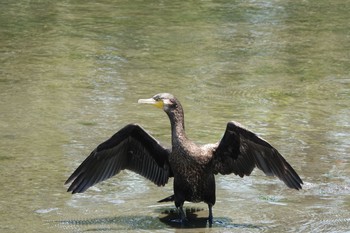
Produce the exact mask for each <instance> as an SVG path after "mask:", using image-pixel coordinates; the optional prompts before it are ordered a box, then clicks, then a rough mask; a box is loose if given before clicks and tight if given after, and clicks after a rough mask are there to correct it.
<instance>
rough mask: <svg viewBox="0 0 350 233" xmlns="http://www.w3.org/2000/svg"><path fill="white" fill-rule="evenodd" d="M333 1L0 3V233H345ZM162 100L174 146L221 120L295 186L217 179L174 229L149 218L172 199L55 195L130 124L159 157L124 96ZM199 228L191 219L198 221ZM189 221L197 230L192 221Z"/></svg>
mask: <svg viewBox="0 0 350 233" xmlns="http://www.w3.org/2000/svg"><path fill="white" fill-rule="evenodd" d="M349 12H350V2H349V1H340V0H335V1H323V0H320V1H316V0H314V1H313V0H310V1H278V0H275V1H228V0H221V1H210V0H204V1H177V0H173V1H151V0H137V1H127V0H124V1H120V0H117V1H109V0H105V1H96V2H95V1H61V0H58V1H23V0H20V1H8V0H7V1H2V2H1V8H0V99H1V102H0V108H1V111H0V139H1V140H0V176H1V183H0V184H1V187H2V188H1V190H0V231H1V232H114V231H116V230H118V231H121V232H122V231H130V232H134V231H142V232H286V231H289V232H347V231H349V230H350V196H349V194H350V179H349V177H350V166H349V153H350V142H349V138H350V123H349V122H350V121H349V119H350V53H349V51H350V24H349V22H350V16H349ZM158 92H171V93H173V94H174V95H176V96H177V97H178V98H179V99H180V100H181V101H182V103H183V106H184V108H185V114H186V129H187V134H188V135H189V137H190V138H191V139H193V140H195V141H197V142H199V143H209V142H211V143H213V142H217V141H218V140H220V138H221V136H222V134H223V132H224V129H225V126H226V122H227V121H230V120H235V121H239V122H241V123H242V124H243V125H245V126H247V127H248V128H249V129H251V130H253V131H254V132H256V133H257V134H259V135H260V136H262V137H264V138H265V139H267V140H268V141H269V142H271V143H272V144H273V145H274V146H275V147H276V148H277V149H278V150H279V151H280V152H281V153H282V154H283V155H284V156H285V158H286V159H287V160H288V161H289V162H290V163H291V164H292V165H293V167H294V168H295V169H296V170H297V172H298V173H299V174H300V176H301V177H302V179H303V180H304V182H305V185H304V187H303V188H304V189H303V190H301V191H294V190H289V189H288V188H287V187H285V186H284V184H283V183H282V182H280V181H279V180H278V179H273V178H268V177H266V176H264V175H263V174H262V172H260V171H255V172H254V173H253V174H252V176H250V177H245V178H244V179H241V178H239V177H236V176H234V175H230V176H218V177H217V204H216V205H215V206H214V221H215V223H214V226H213V228H211V229H210V228H208V227H207V226H206V225H205V222H204V221H203V218H204V217H206V216H207V214H208V212H207V208H206V205H205V204H203V203H202V204H192V203H186V204H185V205H186V206H187V208H188V211H189V212H191V211H192V210H194V211H193V214H195V215H198V216H197V219H198V221H196V220H193V221H194V223H193V225H191V227H190V228H188V229H181V228H178V227H176V226H173V225H170V224H169V223H168V222H166V221H162V220H163V219H164V217H166V216H167V215H168V214H169V212H171V211H172V210H173V205H172V204H170V203H169V204H167V205H157V203H156V201H158V200H160V199H162V198H164V197H166V196H167V195H169V194H171V193H172V184H171V181H170V184H168V185H167V186H166V187H164V188H158V187H156V186H154V185H153V184H152V183H151V182H148V181H146V180H145V179H144V178H142V177H140V176H138V175H135V174H134V173H131V172H122V173H120V174H119V175H118V176H116V177H114V178H113V179H110V180H108V181H106V182H103V183H101V184H99V185H97V186H95V187H93V188H91V189H90V190H88V191H87V192H86V193H84V194H78V195H74V196H72V195H71V194H69V193H66V188H67V187H65V186H64V185H63V183H64V181H65V180H66V179H67V177H68V176H69V175H70V174H71V172H72V171H73V170H74V169H75V168H76V167H77V166H78V165H79V164H80V162H81V161H82V160H83V159H84V158H85V157H86V156H87V155H88V154H89V153H90V151H91V150H92V149H94V148H95V146H96V145H98V144H99V143H100V142H102V141H103V140H105V139H107V138H108V137H110V136H111V135H112V134H113V133H115V132H116V131H117V130H118V129H120V128H121V127H123V126H124V125H125V124H127V123H130V122H137V123H139V124H141V125H142V126H143V127H144V128H145V129H146V130H148V131H149V132H150V133H152V135H153V136H154V137H156V138H157V139H158V140H160V141H162V142H164V144H165V145H169V143H170V128H169V122H168V119H167V117H166V115H165V114H164V113H163V112H162V111H159V109H155V108H150V107H147V106H139V105H137V99H139V98H149V97H151V96H153V95H154V94H156V93H158ZM201 220H202V221H201ZM203 222H204V223H203Z"/></svg>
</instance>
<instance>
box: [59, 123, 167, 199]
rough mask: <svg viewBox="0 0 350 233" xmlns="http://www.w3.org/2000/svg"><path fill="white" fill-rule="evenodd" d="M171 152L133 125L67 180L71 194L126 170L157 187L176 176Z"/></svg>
mask: <svg viewBox="0 0 350 233" xmlns="http://www.w3.org/2000/svg"><path fill="white" fill-rule="evenodd" d="M169 153H170V152H169V151H168V150H167V149H165V148H163V147H162V146H161V145H160V144H159V143H158V142H157V141H156V140H155V139H154V138H153V137H152V136H151V135H149V134H148V133H147V132H146V131H144V130H143V129H142V128H141V127H140V126H138V125H134V124H130V125H127V126H125V127H124V128H122V129H121V130H120V131H118V132H117V133H116V134H114V135H113V136H112V137H111V138H110V139H108V140H107V141H105V142H103V143H102V144H100V145H99V146H98V147H97V148H96V149H95V150H93V151H92V152H91V154H90V155H89V156H88V157H87V158H86V159H85V160H84V161H83V162H82V164H80V166H79V167H78V168H77V169H76V170H75V171H74V172H73V174H72V175H71V176H70V177H69V178H68V179H67V181H66V182H65V184H68V183H70V182H72V184H71V185H70V187H69V188H68V192H72V193H82V192H84V191H85V190H86V189H88V188H89V187H91V186H93V185H94V184H96V183H98V182H101V181H103V180H106V179H108V178H110V177H112V176H114V175H116V174H118V173H119V172H120V171H121V170H123V169H129V170H131V171H134V172H136V173H138V174H140V175H142V176H144V177H146V178H147V179H149V180H151V181H152V182H153V183H155V184H156V185H158V186H161V185H165V184H166V183H167V182H168V179H169V177H171V176H173V175H172V171H171V168H170V165H169V160H168V156H169Z"/></svg>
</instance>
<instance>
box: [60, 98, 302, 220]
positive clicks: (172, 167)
mask: <svg viewBox="0 0 350 233" xmlns="http://www.w3.org/2000/svg"><path fill="white" fill-rule="evenodd" d="M138 103H145V104H152V105H154V106H156V107H158V108H161V109H163V110H164V111H165V112H166V113H167V115H168V117H169V119H170V123H171V136H172V137H171V138H172V148H171V149H167V148H164V147H163V146H161V145H160V144H159V142H158V141H157V140H156V139H154V138H153V137H152V136H151V135H149V134H148V133H147V132H146V131H145V130H144V129H143V128H142V127H141V126H139V125H137V124H129V125H126V126H125V127H124V128H122V129H121V130H119V131H118V132H117V133H116V134H114V135H113V136H112V137H111V138H110V139H108V140H107V141H105V142H103V143H102V144H100V145H99V146H97V148H96V149H95V150H93V151H92V152H91V154H90V155H89V156H88V157H87V158H86V159H85V160H84V161H83V162H82V164H81V165H80V166H79V167H78V168H77V169H76V170H75V171H74V172H73V174H72V175H71V176H70V177H69V178H68V180H67V181H66V182H65V184H67V183H70V182H72V184H71V185H70V187H69V188H68V192H72V193H82V192H84V191H85V190H87V189H88V188H89V187H91V186H93V185H94V184H96V183H98V182H101V181H103V180H106V179H108V178H110V177H112V176H114V175H116V174H118V173H119V172H120V171H121V170H124V169H129V170H131V171H134V172H136V173H138V174H140V175H142V176H144V177H146V178H147V179H149V180H151V181H152V182H153V183H155V184H156V185H158V186H164V185H165V184H166V183H167V182H168V180H169V177H174V195H172V196H170V197H167V198H165V199H163V200H161V201H160V202H162V201H174V202H175V206H176V208H177V209H178V210H179V214H180V221H181V222H183V221H185V220H186V215H185V212H184V211H183V204H184V202H185V201H190V202H201V201H204V202H205V203H207V204H208V208H209V218H208V220H209V224H210V225H211V224H212V222H213V214H212V207H213V205H214V204H215V199H216V197H215V178H214V175H216V174H218V173H220V174H223V175H227V174H231V173H234V174H235V175H239V176H240V177H243V176H244V175H246V176H248V175H250V174H251V172H252V171H253V169H254V167H257V168H259V169H260V170H262V171H263V172H264V173H265V174H266V175H268V176H277V177H278V178H279V179H280V180H282V181H283V182H284V183H285V184H286V185H287V186H288V187H289V188H294V189H297V190H298V189H301V188H302V187H301V185H302V184H303V182H302V180H301V179H300V177H299V176H298V174H297V173H296V172H295V171H294V169H293V168H292V167H291V165H289V163H288V162H287V161H286V160H285V159H284V158H283V157H282V155H281V154H280V153H279V152H278V151H277V150H276V149H275V148H274V147H273V146H271V145H270V144H269V143H268V142H267V141H265V140H264V139H262V138H261V137H259V136H257V135H256V134H254V133H253V132H251V131H249V130H247V129H246V128H244V127H243V126H242V125H240V124H239V123H237V122H233V121H232V122H228V123H227V127H226V131H225V133H224V136H223V137H222V139H221V140H220V141H219V142H218V143H216V144H208V145H203V146H199V145H197V144H195V143H194V142H192V141H191V140H189V139H188V138H187V136H186V133H185V125H184V112H183V109H182V107H181V104H180V102H179V101H178V100H177V99H176V98H175V97H174V96H173V95H171V94H168V93H161V94H157V95H155V96H153V97H152V98H150V99H140V100H139V101H138Z"/></svg>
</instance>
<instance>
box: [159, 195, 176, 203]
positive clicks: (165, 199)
mask: <svg viewBox="0 0 350 233" xmlns="http://www.w3.org/2000/svg"><path fill="white" fill-rule="evenodd" d="M174 200H175V196H174V195H171V196H169V197H166V198H164V199H162V200H160V201H158V202H168V201H174Z"/></svg>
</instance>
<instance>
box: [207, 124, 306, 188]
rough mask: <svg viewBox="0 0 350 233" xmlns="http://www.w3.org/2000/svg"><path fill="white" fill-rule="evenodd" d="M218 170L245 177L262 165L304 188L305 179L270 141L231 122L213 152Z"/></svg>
mask: <svg viewBox="0 0 350 233" xmlns="http://www.w3.org/2000/svg"><path fill="white" fill-rule="evenodd" d="M213 165H214V172H215V174H217V173H221V174H223V175H225V174H230V173H234V174H236V175H239V176H240V177H243V176H244V175H247V176H248V175H250V173H251V172H252V171H253V169H254V167H258V168H259V169H260V170H262V171H263V172H264V173H265V174H266V175H268V176H277V177H278V178H279V179H280V180H282V181H283V182H284V183H285V184H286V185H287V186H288V187H290V188H294V189H301V184H303V181H302V180H301V179H300V177H299V175H298V174H297V173H296V172H295V171H294V169H293V168H292V166H291V165H290V164H289V163H288V162H287V161H286V160H285V159H284V158H283V157H282V155H281V154H280V153H279V152H278V151H277V150H276V149H275V148H274V147H272V146H271V145H270V144H269V143H268V142H267V141H265V140H264V139H262V138H260V137H259V136H257V135H256V134H254V133H253V132H251V131H249V130H247V129H245V128H244V127H242V126H241V125H240V124H239V123H236V122H229V123H228V124H227V128H226V131H225V134H224V136H223V138H222V139H221V141H220V143H219V145H218V147H217V148H216V150H215V152H214V155H213Z"/></svg>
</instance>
